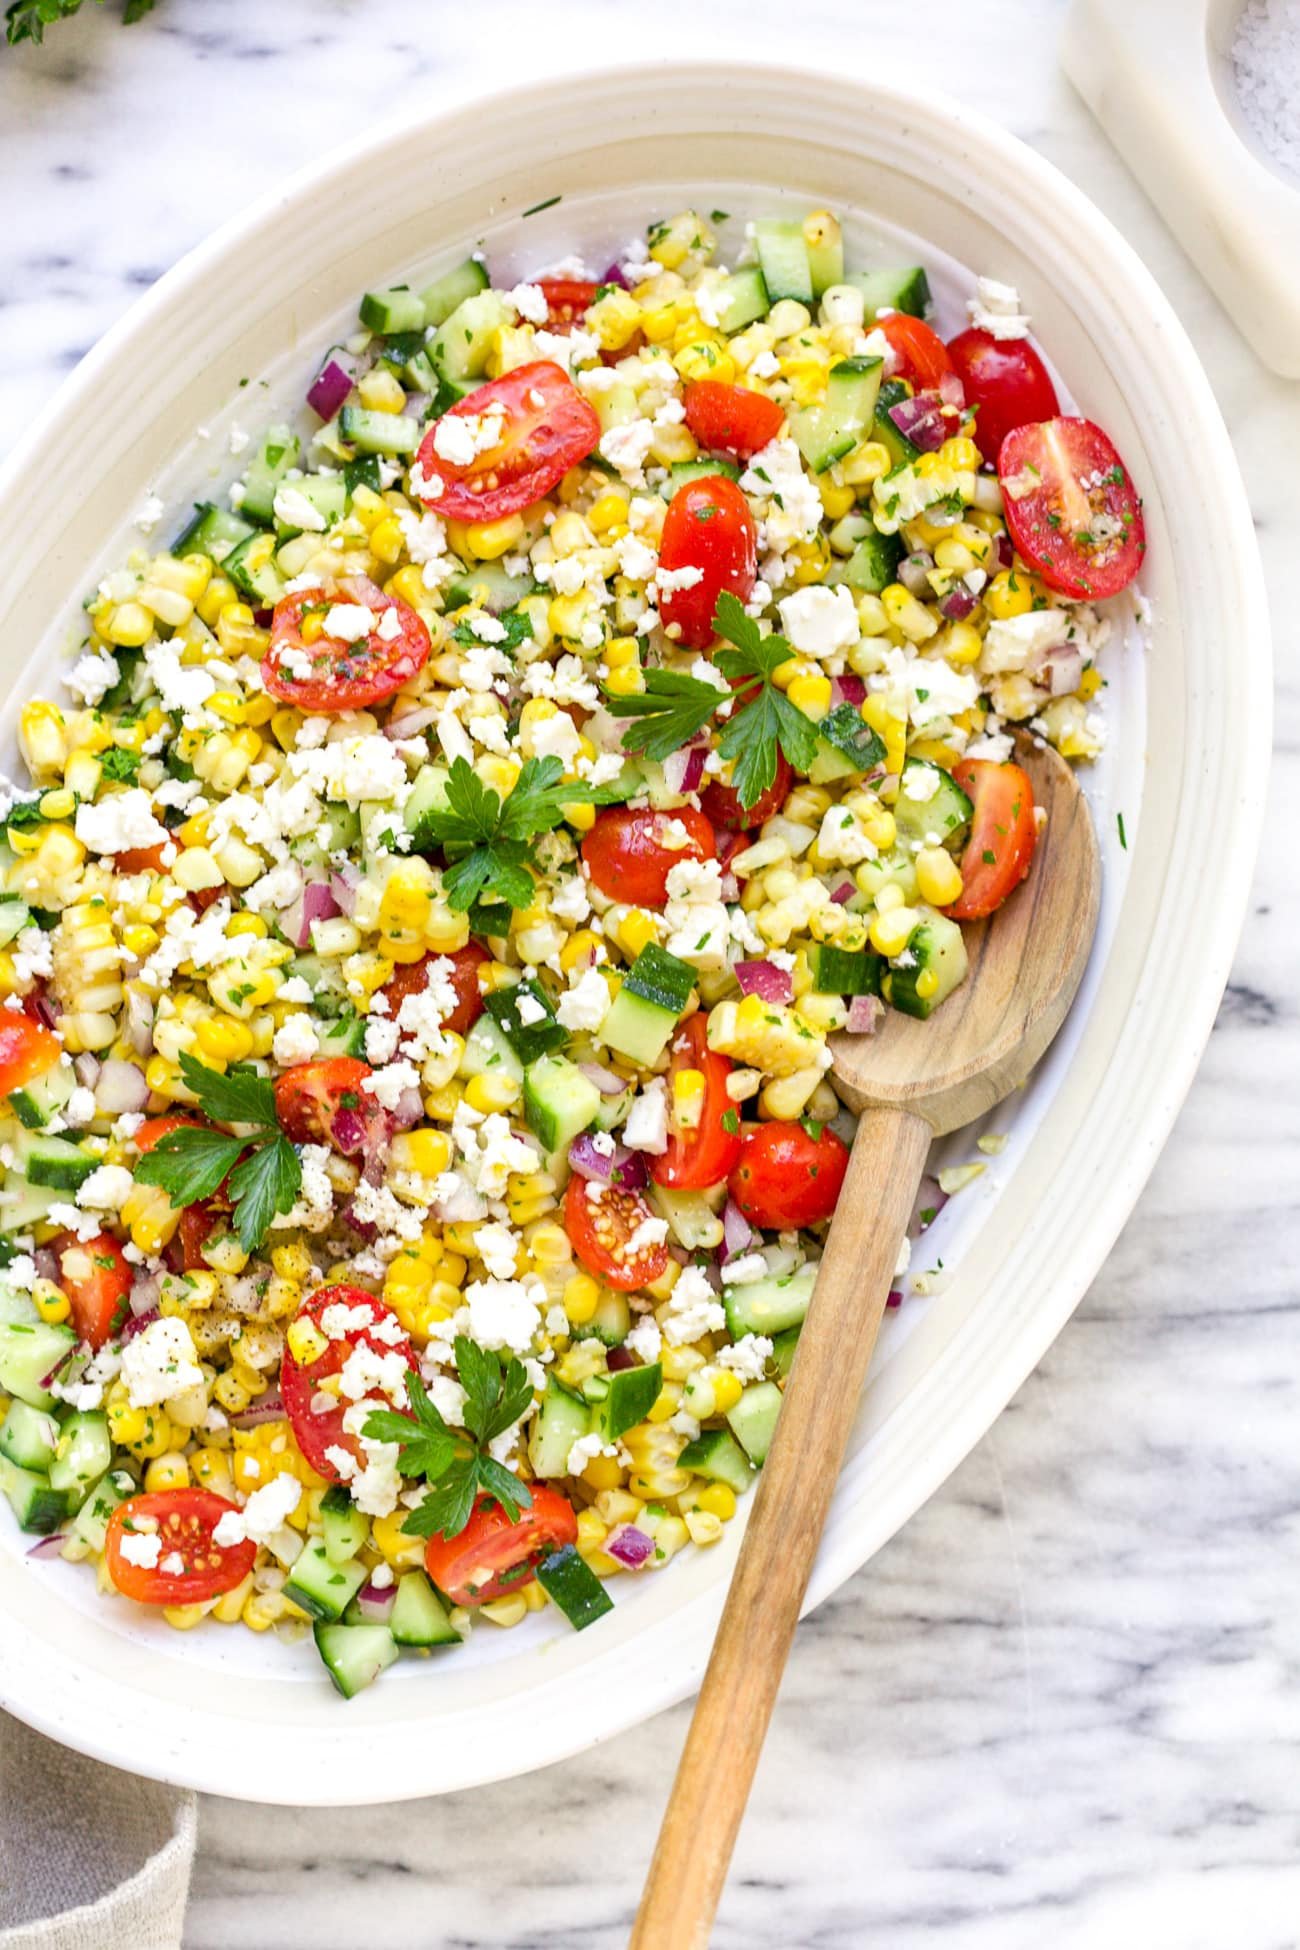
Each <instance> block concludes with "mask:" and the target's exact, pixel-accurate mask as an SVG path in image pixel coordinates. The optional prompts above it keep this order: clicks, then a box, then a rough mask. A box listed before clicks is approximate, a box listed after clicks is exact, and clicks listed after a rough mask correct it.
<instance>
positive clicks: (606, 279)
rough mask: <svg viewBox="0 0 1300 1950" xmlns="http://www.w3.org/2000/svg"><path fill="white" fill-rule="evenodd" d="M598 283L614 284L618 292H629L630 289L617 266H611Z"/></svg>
mask: <svg viewBox="0 0 1300 1950" xmlns="http://www.w3.org/2000/svg"><path fill="white" fill-rule="evenodd" d="M600 281H601V283H602V284H616V285H617V286H618V288H619V290H620V291H630V290H631V288H632V287H631V286H630V285H629V283H628V281H627V279H626V278H625V277H624V276H623V272H622V269H621V268H620V266H619V265H617V264H611V265H610V267H609V269H608V270H607V271H606V272H605V273H604V275H603V276H602V278H601V280H600Z"/></svg>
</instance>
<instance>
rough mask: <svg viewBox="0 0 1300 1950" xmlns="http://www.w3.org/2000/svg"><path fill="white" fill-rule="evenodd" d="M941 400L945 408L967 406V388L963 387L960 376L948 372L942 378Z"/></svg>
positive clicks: (940, 386)
mask: <svg viewBox="0 0 1300 1950" xmlns="http://www.w3.org/2000/svg"><path fill="white" fill-rule="evenodd" d="M939 398H940V399H941V400H942V401H943V403H944V405H945V406H956V407H963V406H965V404H966V388H965V387H964V386H963V385H962V383H961V378H960V375H959V374H957V373H955V372H952V371H948V372H945V373H943V374H942V375H941V376H940V379H939Z"/></svg>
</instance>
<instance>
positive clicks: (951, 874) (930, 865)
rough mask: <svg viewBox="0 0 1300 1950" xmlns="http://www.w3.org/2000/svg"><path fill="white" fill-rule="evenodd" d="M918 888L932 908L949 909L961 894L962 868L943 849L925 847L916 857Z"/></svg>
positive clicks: (923, 898) (922, 897) (939, 847)
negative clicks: (951, 903) (949, 905)
mask: <svg viewBox="0 0 1300 1950" xmlns="http://www.w3.org/2000/svg"><path fill="white" fill-rule="evenodd" d="M916 887H917V892H918V893H919V894H920V896H921V899H922V900H923V901H928V902H929V904H930V906H931V907H947V906H948V904H949V903H950V902H951V901H955V900H956V899H957V897H958V895H959V894H960V893H961V890H962V878H961V868H960V867H959V866H958V865H957V862H956V861H955V860H954V859H953V857H952V855H951V854H950V853H948V852H947V851H946V850H945V849H944V848H943V847H941V846H924V847H922V848H921V851H920V852H919V853H918V854H917V856H916Z"/></svg>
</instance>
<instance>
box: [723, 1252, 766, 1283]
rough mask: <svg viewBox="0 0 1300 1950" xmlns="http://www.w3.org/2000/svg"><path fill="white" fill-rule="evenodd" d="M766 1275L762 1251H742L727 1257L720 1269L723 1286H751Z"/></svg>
mask: <svg viewBox="0 0 1300 1950" xmlns="http://www.w3.org/2000/svg"><path fill="white" fill-rule="evenodd" d="M766 1277H767V1261H766V1260H765V1259H764V1257H763V1255H762V1253H742V1254H741V1255H740V1256H739V1258H737V1259H729V1260H728V1261H727V1263H726V1265H725V1266H724V1267H723V1269H722V1284H723V1286H751V1285H752V1284H753V1282H754V1281H755V1280H762V1279H765V1278H766Z"/></svg>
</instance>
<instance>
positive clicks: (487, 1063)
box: [459, 1015, 524, 1083]
mask: <svg viewBox="0 0 1300 1950" xmlns="http://www.w3.org/2000/svg"><path fill="white" fill-rule="evenodd" d="M459 1073H460V1075H461V1076H463V1077H483V1076H507V1077H513V1078H514V1081H515V1082H516V1083H522V1082H523V1080H524V1066H523V1064H522V1063H521V1062H520V1061H519V1058H518V1057H517V1056H516V1055H515V1053H514V1051H513V1050H512V1049H511V1047H510V1044H509V1042H508V1041H507V1039H506V1035H505V1031H504V1030H503V1029H502V1028H501V1026H500V1025H499V1024H498V1023H496V1022H494V1021H493V1019H492V1017H491V1016H488V1015H482V1016H480V1017H479V1019H478V1021H477V1022H476V1023H475V1024H474V1026H473V1028H472V1029H470V1030H469V1032H468V1034H467V1035H466V1037H465V1048H464V1050H463V1051H462V1053H461V1059H460V1064H459Z"/></svg>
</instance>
